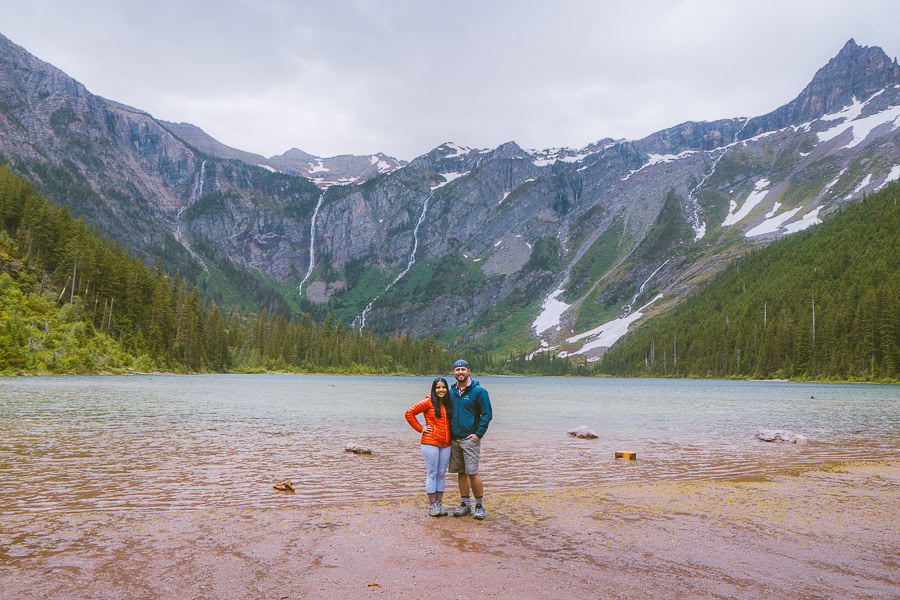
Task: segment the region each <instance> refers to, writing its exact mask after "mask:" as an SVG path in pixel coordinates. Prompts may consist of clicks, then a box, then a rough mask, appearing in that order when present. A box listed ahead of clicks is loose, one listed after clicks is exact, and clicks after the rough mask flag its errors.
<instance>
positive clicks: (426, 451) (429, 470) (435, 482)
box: [422, 444, 450, 494]
mask: <svg viewBox="0 0 900 600" xmlns="http://www.w3.org/2000/svg"><path fill="white" fill-rule="evenodd" d="M422 456H424V457H425V492H426V493H428V494H433V493H435V492H443V491H444V475H446V474H447V465H448V464H450V446H447V447H446V448H441V447H440V446H432V445H431V444H422Z"/></svg>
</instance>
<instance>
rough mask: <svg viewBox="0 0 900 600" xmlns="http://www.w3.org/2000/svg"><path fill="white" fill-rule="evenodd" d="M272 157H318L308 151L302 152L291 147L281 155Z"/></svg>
mask: <svg viewBox="0 0 900 600" xmlns="http://www.w3.org/2000/svg"><path fill="white" fill-rule="evenodd" d="M272 158H287V159H290V160H316V159H318V158H319V157H318V156H315V155H313V154H309V153H308V152H304V151H303V150H301V149H300V148H291V149H290V150H288V151H287V152H285V153H284V154H282V155H281V156H273V157H272Z"/></svg>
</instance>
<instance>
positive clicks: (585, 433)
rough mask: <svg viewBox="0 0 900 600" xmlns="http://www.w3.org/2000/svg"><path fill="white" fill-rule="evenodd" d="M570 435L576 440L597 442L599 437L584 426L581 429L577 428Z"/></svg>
mask: <svg viewBox="0 0 900 600" xmlns="http://www.w3.org/2000/svg"><path fill="white" fill-rule="evenodd" d="M569 435H570V436H572V437H574V438H580V439H583V440H596V439H597V438H598V437H600V436H598V435H597V434H596V433H594V432H593V431H591V429H590V428H588V426H587V425H582V426H581V427H576V428H575V429H573V430H572V431H570V432H569Z"/></svg>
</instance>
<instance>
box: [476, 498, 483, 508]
mask: <svg viewBox="0 0 900 600" xmlns="http://www.w3.org/2000/svg"><path fill="white" fill-rule="evenodd" d="M483 500H484V496H475V506H482V507H483V506H484V502H483Z"/></svg>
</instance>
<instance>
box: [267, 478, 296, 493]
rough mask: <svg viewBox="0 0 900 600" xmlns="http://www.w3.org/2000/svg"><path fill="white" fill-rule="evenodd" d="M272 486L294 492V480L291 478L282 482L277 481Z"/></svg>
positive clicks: (279, 489) (283, 490)
mask: <svg viewBox="0 0 900 600" xmlns="http://www.w3.org/2000/svg"><path fill="white" fill-rule="evenodd" d="M272 487H273V488H275V489H276V490H278V491H279V492H290V493H292V494H293V493H294V482H292V481H291V480H290V479H288V480H287V481H282V482H281V483H276V484H275V485H273V486H272Z"/></svg>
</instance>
